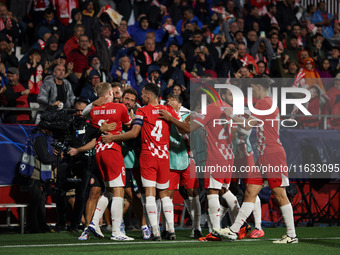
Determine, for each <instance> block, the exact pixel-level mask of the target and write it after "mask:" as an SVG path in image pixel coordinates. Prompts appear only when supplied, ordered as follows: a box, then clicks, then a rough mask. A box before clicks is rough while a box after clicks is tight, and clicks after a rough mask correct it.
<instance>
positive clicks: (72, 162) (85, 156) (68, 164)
mask: <svg viewBox="0 0 340 255" xmlns="http://www.w3.org/2000/svg"><path fill="white" fill-rule="evenodd" d="M89 103H90V102H89V101H88V99H86V98H81V97H80V98H76V100H75V104H74V108H75V110H76V113H75V115H74V116H73V120H72V123H71V125H70V128H69V137H67V138H66V139H65V140H66V141H67V143H66V144H67V146H65V147H66V149H65V148H64V150H66V151H68V150H69V147H73V148H79V147H81V146H83V145H85V144H87V143H88V142H89V141H90V139H89V138H88V136H87V134H86V130H87V128H88V127H89V123H88V121H87V120H86V118H84V117H83V116H82V113H83V110H84V109H85V107H86V106H87V105H88V104H89ZM92 164H93V159H92V157H91V153H89V152H85V153H80V154H78V155H76V156H65V157H64V159H63V160H62V162H61V164H60V167H59V169H58V174H59V175H58V181H57V189H58V196H57V212H58V223H57V230H62V229H63V228H64V227H65V225H66V221H65V212H66V208H65V207H66V203H65V200H66V192H67V191H68V190H69V189H72V188H75V204H74V209H73V211H72V217H71V226H70V231H72V232H77V231H78V226H79V224H80V220H81V217H82V214H83V211H84V208H85V203H86V190H87V185H88V183H89V180H90V176H91V167H92Z"/></svg>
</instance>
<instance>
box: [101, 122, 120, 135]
mask: <svg viewBox="0 0 340 255" xmlns="http://www.w3.org/2000/svg"><path fill="white" fill-rule="evenodd" d="M108 121H109V120H105V121H104V122H103V123H102V125H101V126H100V128H99V131H100V132H101V133H102V132H107V131H112V130H114V129H115V128H116V126H117V123H116V122H112V123H107V122H108Z"/></svg>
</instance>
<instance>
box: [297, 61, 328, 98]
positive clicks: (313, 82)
mask: <svg viewBox="0 0 340 255" xmlns="http://www.w3.org/2000/svg"><path fill="white" fill-rule="evenodd" d="M299 73H302V74H303V75H304V79H305V82H304V84H303V85H304V86H305V87H306V88H307V89H309V88H311V87H312V86H318V87H319V89H320V90H322V91H323V93H324V92H326V91H325V88H324V86H323V84H322V81H321V79H320V75H319V73H318V72H317V71H316V70H315V62H314V60H313V59H312V58H306V59H305V61H304V67H303V69H302V70H301V71H300V72H299Z"/></svg>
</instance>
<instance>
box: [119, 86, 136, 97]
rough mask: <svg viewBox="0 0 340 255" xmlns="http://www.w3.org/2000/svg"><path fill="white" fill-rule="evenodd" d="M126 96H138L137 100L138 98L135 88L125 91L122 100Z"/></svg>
mask: <svg viewBox="0 0 340 255" xmlns="http://www.w3.org/2000/svg"><path fill="white" fill-rule="evenodd" d="M126 94H131V95H134V96H136V99H137V98H138V94H137V91H136V90H135V89H133V88H127V89H125V90H124V92H123V96H122V98H123V97H124V96H125V95H126Z"/></svg>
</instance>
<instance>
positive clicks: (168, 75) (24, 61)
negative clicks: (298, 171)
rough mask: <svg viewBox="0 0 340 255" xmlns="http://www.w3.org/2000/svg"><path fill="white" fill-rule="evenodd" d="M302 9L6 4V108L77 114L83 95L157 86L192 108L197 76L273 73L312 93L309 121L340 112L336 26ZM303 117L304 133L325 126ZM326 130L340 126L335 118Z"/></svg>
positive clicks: (172, 1) (2, 101) (318, 12)
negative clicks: (115, 85) (112, 85)
mask: <svg viewBox="0 0 340 255" xmlns="http://www.w3.org/2000/svg"><path fill="white" fill-rule="evenodd" d="M299 2H301V1H294V0H282V1H278V0H273V1H266V0H257V1H255V0H254V1H253V0H246V1H238V0H193V1H189V0H163V1H161V0H158V1H156V0H153V1H152V0H143V1H142V0H134V1H123V0H106V1H104V0H86V1H84V0H79V1H77V0H70V1H61V0H59V1H49V0H44V1H43V0H38V1H27V3H28V5H27V6H26V13H24V12H23V11H22V6H20V3H21V1H18V0H17V1H16V0H11V1H7V4H2V3H1V4H0V80H1V84H0V86H1V88H0V105H1V106H4V107H17V108H27V107H31V108H46V107H47V106H48V105H58V106H59V107H60V108H62V107H64V108H71V107H72V106H73V103H74V99H75V98H76V97H79V96H81V97H85V98H87V99H89V100H90V101H94V100H96V99H97V94H96V91H95V88H96V86H97V85H98V84H99V83H100V82H102V81H107V82H120V84H121V85H122V86H123V87H124V88H126V87H132V88H134V89H135V90H137V92H138V95H139V96H140V93H141V90H142V88H143V86H144V85H145V84H146V83H148V82H153V83H155V84H157V85H158V86H159V87H160V88H161V93H162V95H161V96H162V98H164V99H165V98H166V97H167V95H169V94H170V93H174V94H176V95H180V96H182V99H183V106H185V107H187V108H189V103H190V102H189V93H190V86H189V85H190V78H193V77H197V78H200V77H211V78H228V77H230V78H247V77H252V76H254V75H257V74H266V75H268V76H269V77H271V78H292V81H294V84H295V85H296V84H297V85H298V86H302V87H305V88H308V89H309V90H310V91H311V94H312V99H311V101H310V102H309V104H308V106H307V107H308V110H309V111H310V112H311V113H312V114H332V115H339V114H340V25H339V20H338V18H337V17H335V16H333V15H331V14H330V13H329V12H328V11H327V10H326V3H325V1H319V2H318V4H317V6H314V5H309V6H307V7H306V8H305V7H304V6H302V5H301V4H300V3H299ZM19 6H20V8H19ZM108 10H115V11H116V12H115V13H116V14H118V13H119V14H120V15H122V19H121V20H118V21H117V19H113V18H112V16H110V15H109V13H110V12H109V11H108ZM111 13H112V12H111ZM115 22H116V23H115ZM17 56H21V58H20V59H18V58H17ZM334 78H335V79H334ZM302 80H303V81H302ZM294 84H293V82H292V84H288V85H287V86H292V85H294ZM3 109H4V108H3ZM1 113H2V123H36V122H37V121H38V119H37V117H36V116H37V114H36V113H37V112H35V111H32V112H29V111H22V112H18V111H16V112H15V111H6V110H3V111H2V112H1ZM301 120H302V122H301V124H300V126H301V127H307V128H318V127H319V125H320V123H321V121H320V118H318V117H314V118H303V119H301ZM328 124H329V127H328V128H333V129H338V128H339V127H340V123H339V121H338V120H337V119H336V118H334V119H329V123H328Z"/></svg>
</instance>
